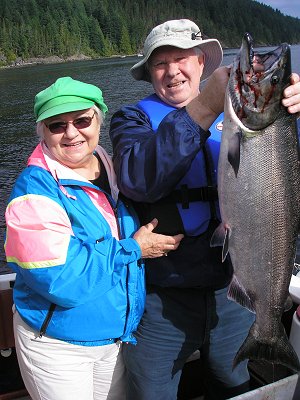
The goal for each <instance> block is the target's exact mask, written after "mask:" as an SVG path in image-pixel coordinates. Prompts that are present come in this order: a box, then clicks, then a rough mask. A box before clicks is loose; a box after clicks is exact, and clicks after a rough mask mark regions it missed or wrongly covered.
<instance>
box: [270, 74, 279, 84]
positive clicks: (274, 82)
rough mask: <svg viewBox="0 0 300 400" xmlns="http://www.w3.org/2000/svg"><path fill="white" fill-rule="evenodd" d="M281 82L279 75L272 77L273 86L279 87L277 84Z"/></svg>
mask: <svg viewBox="0 0 300 400" xmlns="http://www.w3.org/2000/svg"><path fill="white" fill-rule="evenodd" d="M279 81H280V79H279V76H277V75H273V76H272V78H271V84H272V85H277V83H279Z"/></svg>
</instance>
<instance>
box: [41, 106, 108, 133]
mask: <svg viewBox="0 0 300 400" xmlns="http://www.w3.org/2000/svg"><path fill="white" fill-rule="evenodd" d="M91 109H92V110H95V113H96V114H97V116H98V120H99V129H100V127H101V125H102V124H103V123H104V119H105V114H104V112H103V111H101V110H100V108H99V107H97V106H96V105H93V106H92V107H91ZM78 111H80V110H78ZM44 128H45V123H44V120H42V121H39V122H37V124H36V133H37V135H38V137H39V138H40V140H43V138H44ZM99 133H100V130H99Z"/></svg>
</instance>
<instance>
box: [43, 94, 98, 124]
mask: <svg viewBox="0 0 300 400" xmlns="http://www.w3.org/2000/svg"><path fill="white" fill-rule="evenodd" d="M63 97H64V101H66V100H67V99H66V97H69V98H68V100H67V102H66V103H61V104H57V99H56V104H53V105H52V104H51V101H50V102H48V103H46V106H47V107H46V108H45V110H41V111H40V115H39V117H38V118H37V120H36V122H39V121H43V120H44V119H47V118H50V117H54V116H55V115H59V114H64V113H67V112H72V111H80V110H86V109H88V108H91V107H93V106H94V105H95V103H94V102H93V101H90V100H87V99H81V100H80V101H78V97H73V96H63Z"/></svg>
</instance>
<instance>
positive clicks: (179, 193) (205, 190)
mask: <svg viewBox="0 0 300 400" xmlns="http://www.w3.org/2000/svg"><path fill="white" fill-rule="evenodd" d="M216 200H218V190H217V187H216V186H201V187H198V188H189V187H188V186H187V185H181V187H180V189H179V190H174V191H172V192H171V193H170V194H169V195H168V196H166V197H164V198H162V199H160V200H158V201H157V202H156V203H158V204H165V203H181V205H182V208H184V209H187V208H189V203H190V202H194V201H216Z"/></svg>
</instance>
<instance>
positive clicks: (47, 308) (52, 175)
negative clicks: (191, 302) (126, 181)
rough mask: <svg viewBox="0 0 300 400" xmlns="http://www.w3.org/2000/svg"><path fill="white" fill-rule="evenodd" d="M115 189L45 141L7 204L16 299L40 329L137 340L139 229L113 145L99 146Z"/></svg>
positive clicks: (68, 336) (102, 340)
mask: <svg viewBox="0 0 300 400" xmlns="http://www.w3.org/2000/svg"><path fill="white" fill-rule="evenodd" d="M97 152H98V154H99V156H100V157H101V159H102V161H103V163H104V166H105V169H106V171H107V174H108V178H109V183H110V188H111V195H108V194H105V193H103V192H102V191H101V190H99V188H98V187H97V186H94V185H93V184H91V183H90V182H89V181H88V180H85V179H84V178H83V177H82V176H80V175H78V174H77V173H75V172H74V171H72V170H71V169H69V168H67V167H65V166H63V165H62V164H60V163H58V162H57V161H56V160H54V159H53V158H52V157H51V155H50V154H49V153H48V151H47V149H46V147H45V146H44V145H43V144H39V145H38V146H37V148H36V149H35V151H34V152H33V154H32V155H31V157H30V158H29V161H28V166H27V168H26V169H25V170H24V171H23V172H22V173H21V175H20V176H19V177H18V179H17V181H16V184H15V186H14V188H13V191H12V193H11V196H10V199H9V203H8V206H7V209H6V223H7V233H6V242H5V251H6V257H7V261H8V263H9V266H10V267H11V268H12V269H13V270H14V271H15V272H16V281H15V285H14V303H15V306H16V308H17V310H18V312H19V313H20V315H21V317H22V318H23V320H24V321H25V322H26V323H27V324H28V325H30V326H31V327H33V328H34V329H36V330H37V331H38V332H41V333H46V335H49V336H51V337H54V338H57V339H61V340H63V341H68V342H71V343H75V344H80V345H88V346H93V345H94V346H96V345H104V344H108V343H112V342H114V341H116V340H121V341H126V342H133V343H134V342H135V339H134V338H133V336H132V332H133V331H134V330H136V328H137V325H138V323H139V320H140V318H141V315H142V312H143V309H144V299H145V288H144V266H143V263H142V262H141V260H140V258H141V250H140V247H139V245H138V243H137V242H136V241H135V240H134V239H133V238H132V236H133V234H134V232H135V231H136V230H137V229H138V223H137V219H136V218H135V217H134V215H135V214H134V211H133V209H132V208H131V206H130V205H129V204H127V203H126V204H125V202H123V201H122V200H121V199H120V198H119V197H118V193H119V192H118V189H117V186H116V177H115V174H114V171H113V168H112V164H111V160H110V158H109V156H108V155H107V154H106V152H105V151H104V150H103V149H102V148H101V147H100V146H98V147H97Z"/></svg>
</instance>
